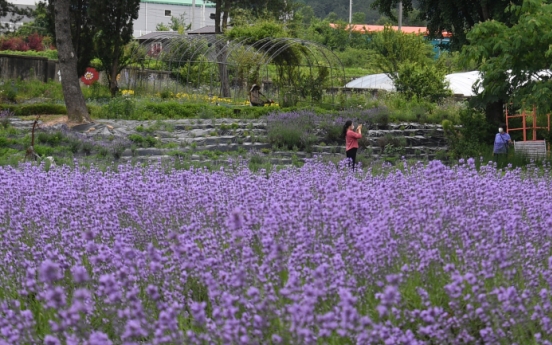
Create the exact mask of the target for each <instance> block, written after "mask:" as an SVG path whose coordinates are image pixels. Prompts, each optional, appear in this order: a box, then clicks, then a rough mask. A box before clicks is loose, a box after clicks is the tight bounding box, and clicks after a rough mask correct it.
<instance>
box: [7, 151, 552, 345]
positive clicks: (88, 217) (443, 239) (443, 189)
mask: <svg viewBox="0 0 552 345" xmlns="http://www.w3.org/2000/svg"><path fill="white" fill-rule="evenodd" d="M344 166H346V165H344ZM236 169H237V170H236V171H225V170H220V171H215V172H208V171H206V170H204V169H190V170H167V168H166V167H162V166H155V165H154V166H150V167H148V168H140V167H132V166H130V165H120V166H119V167H118V169H117V171H114V170H108V171H106V172H103V171H100V170H98V169H96V168H94V167H93V166H92V167H91V168H90V169H87V170H85V169H79V168H78V167H76V168H75V169H70V168H68V167H56V168H52V169H51V170H50V171H49V172H45V171H44V170H43V168H42V167H41V166H36V165H30V164H26V165H23V166H21V167H20V168H13V167H0V180H1V181H4V183H3V185H2V188H1V189H0V192H1V195H2V201H3V202H2V203H0V241H2V242H1V245H0V330H1V331H0V344H42V343H44V344H90V345H99V344H427V345H429V344H550V343H551V341H552V324H551V322H550V315H551V311H552V310H551V309H552V304H551V300H550V293H551V289H552V248H551V245H550V243H551V242H550V240H551V237H552V232H551V231H550V229H552V192H551V191H552V178H551V167H550V166H546V167H544V168H543V169H542V170H538V171H537V170H533V169H527V171H526V172H522V170H520V169H509V170H506V171H505V172H500V171H497V170H496V168H495V167H494V166H493V165H492V164H490V165H483V166H481V167H480V169H479V170H477V169H476V168H475V162H474V160H473V159H470V160H468V161H466V162H465V161H461V162H460V164H459V165H458V166H454V167H447V166H445V165H443V164H442V163H440V162H438V161H433V162H430V163H429V164H428V165H427V166H424V165H422V164H417V165H414V166H405V167H404V169H402V170H388V171H385V172H384V174H379V175H376V176H373V175H372V174H371V172H370V170H369V169H367V170H364V171H362V170H360V171H357V172H356V173H355V174H353V173H352V172H351V171H350V170H349V169H342V168H337V169H336V166H335V165H332V164H326V163H322V162H320V161H317V160H312V161H309V162H307V164H305V165H304V166H303V167H302V168H300V169H284V170H280V171H274V172H272V173H271V174H270V175H268V176H267V175H266V174H255V173H252V172H250V171H249V170H248V169H247V166H246V165H245V164H243V165H238V166H237V167H236ZM37 183H38V185H37Z"/></svg>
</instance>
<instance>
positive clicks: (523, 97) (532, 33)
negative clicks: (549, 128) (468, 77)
mask: <svg viewBox="0 0 552 345" xmlns="http://www.w3.org/2000/svg"><path fill="white" fill-rule="evenodd" d="M507 15H508V16H515V17H517V18H518V19H517V20H516V23H515V24H514V25H513V26H511V27H509V26H508V25H507V24H505V23H501V22H498V21H487V22H483V23H480V24H477V25H475V26H474V28H473V30H471V31H470V32H469V33H468V35H467V38H468V41H469V43H470V44H469V45H467V46H465V47H464V49H463V52H462V54H463V57H464V59H466V60H468V61H470V60H475V61H477V62H478V63H480V67H479V70H480V71H481V73H482V76H483V78H482V83H481V86H483V88H484V91H483V92H482V93H481V95H480V97H479V100H480V101H481V102H482V103H484V104H489V103H493V102H497V101H499V102H505V101H509V102H514V104H515V105H517V106H522V105H523V104H524V103H525V104H529V105H532V104H536V105H537V106H538V108H539V110H541V111H542V112H548V111H549V110H551V105H550V102H549V100H550V98H551V97H552V76H551V75H549V74H548V73H543V72H542V71H543V70H548V69H549V68H550V58H551V57H552V4H549V3H547V1H544V0H525V1H524V2H523V4H522V5H512V6H510V7H508V9H507ZM489 120H490V121H491V122H501V121H502V111H500V113H496V114H493V116H491V117H490V118H489Z"/></svg>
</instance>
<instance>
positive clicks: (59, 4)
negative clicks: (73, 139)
mask: <svg viewBox="0 0 552 345" xmlns="http://www.w3.org/2000/svg"><path fill="white" fill-rule="evenodd" d="M70 10H71V0H56V3H55V8H54V11H55V28H56V46H57V50H58V57H59V59H58V60H59V69H60V75H61V87H62V89H63V98H64V99H65V106H66V107H67V115H68V117H69V120H71V121H75V122H90V121H91V120H90V116H89V114H88V109H87V108H86V103H85V101H84V97H83V95H82V91H81V88H80V84H79V75H78V74H77V54H76V53H75V50H74V48H73V42H72V37H71V14H70Z"/></svg>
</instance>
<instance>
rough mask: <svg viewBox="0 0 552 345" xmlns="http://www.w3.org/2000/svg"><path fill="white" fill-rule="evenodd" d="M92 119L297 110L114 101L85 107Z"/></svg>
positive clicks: (21, 111)
mask: <svg viewBox="0 0 552 345" xmlns="http://www.w3.org/2000/svg"><path fill="white" fill-rule="evenodd" d="M87 107H88V110H89V112H90V114H91V115H92V116H93V117H94V118H100V119H101V118H103V119H122V120H167V119H187V118H243V119H257V118H260V117H263V116H266V115H268V114H270V113H272V112H286V111H292V110H296V109H292V108H278V107H249V106H217V105H210V104H198V103H180V102H174V101H166V102H153V101H139V102H136V101H134V100H129V99H122V98H115V99H113V100H111V101H110V102H109V103H107V104H105V105H102V106H98V105H87ZM3 110H10V111H12V112H13V113H14V115H16V116H29V115H66V114H67V109H66V107H65V106H64V105H61V104H48V103H36V104H15V105H13V104H0V111H3ZM311 111H314V112H315V113H321V114H323V113H328V110H324V109H311Z"/></svg>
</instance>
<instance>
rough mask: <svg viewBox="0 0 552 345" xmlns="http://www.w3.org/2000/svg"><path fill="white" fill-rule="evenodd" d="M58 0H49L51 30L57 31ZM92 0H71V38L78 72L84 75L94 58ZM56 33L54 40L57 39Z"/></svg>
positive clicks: (48, 18)
mask: <svg viewBox="0 0 552 345" xmlns="http://www.w3.org/2000/svg"><path fill="white" fill-rule="evenodd" d="M56 1H57V0H48V6H47V8H48V16H47V21H48V24H49V31H50V32H53V33H55V35H57V32H56V30H55V18H56V17H55V12H54V11H55V5H56ZM90 3H91V1H90V0H70V2H69V11H70V13H71V15H70V18H69V20H70V23H69V25H70V27H71V40H72V44H73V49H74V52H75V54H76V55H77V59H78V60H77V74H78V75H79V76H82V75H83V74H84V72H85V71H86V68H87V67H89V66H90V61H91V60H92V59H93V58H94V40H93V39H94V33H95V32H96V28H95V27H94V25H93V23H92V21H91V18H90V16H89V15H88V9H89V8H90ZM55 35H54V41H55V39H56V37H55Z"/></svg>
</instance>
